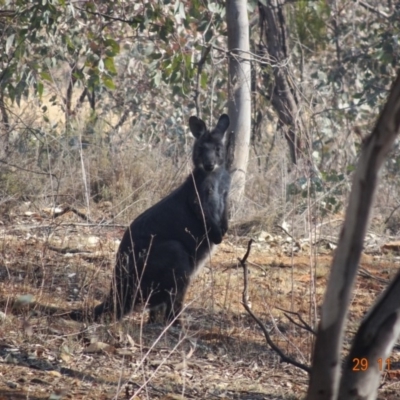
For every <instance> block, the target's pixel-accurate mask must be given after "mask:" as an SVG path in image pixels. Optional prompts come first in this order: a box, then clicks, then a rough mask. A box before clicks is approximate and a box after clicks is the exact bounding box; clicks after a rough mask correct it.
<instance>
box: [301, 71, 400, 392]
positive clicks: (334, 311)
mask: <svg viewBox="0 0 400 400" xmlns="http://www.w3.org/2000/svg"><path fill="white" fill-rule="evenodd" d="M399 132H400V73H399V74H398V77H397V79H396V81H395V83H394V84H393V87H392V90H391V92H390V95H389V97H388V100H387V102H386V105H385V107H384V109H383V111H382V112H381V114H380V116H379V119H378V121H377V123H376V125H375V128H374V130H373V131H372V133H371V135H370V136H369V137H367V138H366V139H365V140H364V142H363V146H362V151H361V156H360V159H359V162H358V165H357V169H356V171H355V173H354V178H353V185H352V189H351V194H350V198H349V205H348V207H347V211H346V219H345V222H344V225H343V227H342V231H341V234H340V238H339V243H338V247H337V249H336V252H335V256H334V259H333V263H332V268H331V274H330V277H329V281H328V286H327V289H326V293H325V298H324V302H323V304H322V308H321V321H320V323H319V327H318V333H317V340H316V343H315V348H314V354H313V363H312V369H311V377H310V385H309V388H308V394H307V398H306V399H307V400H339V399H340V400H356V399H357V400H372V399H376V396H377V391H378V387H379V382H380V374H381V373H382V370H383V369H384V366H385V364H387V360H388V357H389V355H390V353H391V351H392V348H393V346H394V344H395V342H396V340H397V338H398V336H399V332H400V296H399V290H400V275H398V276H397V277H396V278H395V279H394V280H393V281H392V283H391V285H390V286H389V287H388V289H387V290H386V291H385V293H384V294H383V296H381V297H380V299H379V300H378V301H377V303H376V304H375V306H374V307H373V308H372V310H371V311H370V312H369V313H368V314H367V316H366V317H365V319H364V321H363V323H362V324H361V326H360V329H359V330H358V332H357V334H356V336H355V339H354V344H353V346H352V349H351V351H350V354H349V357H348V359H347V362H346V364H345V365H344V368H343V373H342V378H340V375H341V368H342V365H341V351H342V346H343V334H344V330H345V321H346V317H347V312H348V308H349V305H350V300H351V296H352V289H353V286H354V281H355V278H356V275H357V269H358V265H359V261H360V256H361V251H362V248H363V242H364V238H365V233H366V230H367V225H368V220H369V215H370V210H371V206H372V201H373V197H374V194H375V190H376V186H377V181H378V173H379V170H380V168H381V167H382V164H383V162H384V161H385V158H386V156H387V153H388V152H389V150H390V149H391V147H392V144H393V142H394V140H395V138H396V136H397V135H398V134H399Z"/></svg>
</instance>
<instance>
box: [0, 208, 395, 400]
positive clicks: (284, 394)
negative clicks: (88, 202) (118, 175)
mask: <svg viewBox="0 0 400 400" xmlns="http://www.w3.org/2000/svg"><path fill="white" fill-rule="evenodd" d="M96 211H97V213H98V215H100V214H101V211H100V210H96ZM11 219H12V221H11V223H9V224H7V225H5V226H3V228H2V230H1V235H0V254H1V259H2V261H1V269H0V273H1V284H0V293H1V300H2V304H3V307H2V310H3V311H4V313H5V316H4V319H3V320H2V322H1V324H0V335H1V337H3V340H2V342H1V345H0V356H1V358H2V363H0V373H1V376H2V379H1V382H0V398H4V399H18V398H21V399H22V398H24V399H25V398H29V399H49V398H50V397H49V396H50V395H51V394H53V398H56V397H54V396H56V395H57V394H60V396H61V397H60V398H65V399H68V398H70V399H113V398H119V399H129V398H135V399H184V398H185V399H213V398H225V399H252V400H254V399H255V400H257V399H286V400H288V399H298V398H302V397H303V395H304V393H305V391H306V388H307V381H308V378H307V375H306V374H305V373H304V372H302V371H299V370H297V369H295V368H294V367H292V366H290V365H287V364H281V363H280V362H279V358H278V357H277V355H276V354H274V353H273V352H272V351H271V350H270V349H269V348H268V347H267V346H266V344H265V341H264V338H263V336H262V332H261V331H260V329H259V328H258V326H257V325H256V324H255V323H254V321H252V319H251V318H250V317H249V316H248V315H247V314H246V313H245V312H244V309H243V307H242V305H241V296H242V290H243V277H242V271H241V269H240V268H239V267H238V262H237V259H238V258H240V257H242V256H243V254H244V253H245V249H246V239H245V238H242V239H240V240H239V238H238V237H237V236H235V235H232V234H231V235H229V236H228V237H227V238H226V240H225V241H224V243H223V244H222V245H221V246H220V247H219V250H218V252H217V253H216V254H215V255H214V256H213V258H212V262H211V266H210V267H208V268H205V270H204V271H203V272H202V273H201V274H200V275H199V276H198V277H197V278H196V280H195V281H194V283H193V284H192V286H191V288H190V291H189V293H188V297H187V301H186V303H187V308H186V309H185V316H184V319H185V327H184V329H182V330H179V329H176V328H171V329H170V330H169V331H167V332H165V331H164V330H163V328H162V327H161V326H148V325H144V321H145V319H146V318H147V316H146V315H142V314H139V313H136V314H134V315H132V316H130V317H127V318H125V319H124V320H123V321H121V322H119V323H115V324H114V323H109V324H104V325H90V326H86V327H85V326H84V325H81V324H77V323H75V322H72V321H69V320H66V319H64V318H62V316H61V314H62V312H63V310H64V311H65V310H69V309H71V308H75V307H76V306H90V305H92V304H93V302H97V301H101V300H102V299H103V297H104V295H105V294H106V292H107V290H108V286H109V281H110V275H111V271H112V268H113V264H114V257H115V250H116V246H117V244H118V240H119V239H120V238H121V237H122V232H123V228H119V227H114V228H112V227H108V228H106V227H100V226H89V225H85V224H82V221H81V220H79V219H78V217H77V216H76V215H74V214H72V213H68V214H65V215H63V216H62V217H60V218H57V219H56V220H51V219H49V218H48V217H46V214H45V213H43V212H37V213H36V214H33V215H30V216H26V215H25V214H24V212H22V211H20V210H19V211H18V210H17V209H16V210H15V212H14V213H13V215H12V216H11ZM254 235H255V233H254V232H253V236H254ZM274 240H275V241H276V242H278V244H275V243H274ZM274 240H272V241H264V242H263V241H258V242H256V243H255V244H254V246H253V249H252V252H251V254H250V257H249V260H248V261H249V268H250V285H249V295H250V301H251V303H252V308H253V310H254V312H255V313H256V314H257V315H258V316H259V317H260V318H261V319H262V320H263V321H264V322H265V324H266V325H267V327H268V329H269V330H270V332H271V335H272V338H273V339H274V341H275V342H276V343H277V344H279V345H280V346H281V347H282V348H283V349H284V350H285V351H286V352H287V353H288V354H290V355H291V356H292V357H295V358H296V359H298V360H299V361H301V362H304V363H309V362H310V349H311V345H312V342H313V338H312V337H311V336H310V334H308V333H306V332H304V331H302V330H301V329H299V328H297V327H295V326H294V325H292V324H291V323H290V322H289V321H288V320H287V319H286V318H285V316H284V313H283V311H281V310H280V309H286V310H293V311H296V312H299V313H300V314H301V315H302V316H303V318H304V319H305V320H307V321H310V317H309V316H310V298H311V296H310V290H311V289H310V287H311V285H310V267H309V265H310V256H309V250H308V248H307V247H305V248H304V250H302V251H300V252H297V253H294V254H292V252H291V247H292V246H291V245H288V244H286V243H285V241H284V240H283V239H279V238H278V237H277V236H274ZM48 244H51V245H52V246H55V247H58V248H64V249H65V248H67V247H68V248H69V249H80V250H82V251H85V253H80V254H71V253H69V254H68V253H67V254H60V253H58V252H55V251H51V250H49V249H48V247H47V245H48ZM330 259H331V251H327V250H323V249H322V248H321V249H320V251H318V255H317V256H316V257H315V258H314V259H313V260H314V261H313V262H314V263H315V271H316V273H315V275H316V295H315V296H316V299H317V303H318V304H320V302H321V299H322V295H323V291H324V288H325V285H326V279H327V276H328V273H329V264H330ZM397 264H398V261H396V260H395V259H394V258H393V257H389V256H385V257H383V256H382V255H380V256H379V257H375V258H374V257H372V256H367V255H364V256H363V259H362V267H363V268H364V269H365V270H367V271H369V272H370V273H371V274H372V275H373V276H376V277H380V278H384V279H388V278H389V277H390V276H391V275H393V273H394V272H395V270H396V268H397V266H398V265H397ZM384 286H385V285H384V283H380V282H379V281H378V280H376V279H367V278H363V277H360V278H359V279H358V284H357V288H356V291H355V293H354V298H353V302H352V308H351V311H350V314H349V326H348V332H347V334H346V347H347V348H348V346H349V345H350V340H351V337H352V334H353V333H354V331H355V329H356V327H357V325H358V323H359V321H360V320H361V318H362V316H363V314H364V313H365V311H366V310H367V309H368V307H369V306H370V305H371V304H372V303H373V301H374V299H375V297H376V296H377V295H378V294H379V293H380V292H381V291H382V289H383V288H384ZM25 294H31V295H33V296H34V298H35V302H34V303H33V304H31V305H21V304H18V301H17V302H16V299H18V297H19V296H20V295H25ZM43 306H45V307H47V308H48V307H55V308H57V309H58V312H57V315H58V316H57V315H56V316H54V315H53V316H47V315H46V313H45V312H44V309H43ZM94 343H97V344H94ZM99 343H101V345H100V344H99ZM103 344H105V345H103ZM96 346H97V347H100V346H105V347H103V348H102V349H100V350H99V349H98V352H91V349H93V347H96ZM391 361H392V372H391V373H387V374H385V376H384V378H383V381H382V383H383V388H382V389H381V397H380V398H382V399H390V398H394V397H390V396H392V395H395V394H396V393H397V391H398V390H399V389H400V385H399V383H398V380H397V375H398V374H397V372H398V371H399V368H400V363H399V362H400V354H399V352H398V350H395V351H394V353H393V355H392V358H391ZM396 363H397V364H396ZM134 396H136V397H134Z"/></svg>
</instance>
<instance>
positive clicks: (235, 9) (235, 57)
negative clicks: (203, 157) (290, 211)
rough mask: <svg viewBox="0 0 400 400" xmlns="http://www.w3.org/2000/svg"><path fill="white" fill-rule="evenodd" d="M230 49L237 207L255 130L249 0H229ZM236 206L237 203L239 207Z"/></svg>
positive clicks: (232, 163) (244, 180)
mask: <svg viewBox="0 0 400 400" xmlns="http://www.w3.org/2000/svg"><path fill="white" fill-rule="evenodd" d="M226 20H227V25H228V50H229V88H228V91H229V101H228V112H229V118H230V120H231V124H230V126H229V130H230V131H233V135H232V136H233V142H234V145H233V151H232V153H233V160H231V162H230V164H231V165H228V167H230V171H231V173H232V191H231V196H230V197H231V199H232V201H233V206H234V208H236V207H237V206H238V205H239V204H240V201H241V198H242V196H243V192H244V187H245V183H246V171H247V163H248V158H249V146H250V133H251V65H250V54H249V51H250V44H249V20H248V16H247V0H227V2H226ZM235 206H236V207H235Z"/></svg>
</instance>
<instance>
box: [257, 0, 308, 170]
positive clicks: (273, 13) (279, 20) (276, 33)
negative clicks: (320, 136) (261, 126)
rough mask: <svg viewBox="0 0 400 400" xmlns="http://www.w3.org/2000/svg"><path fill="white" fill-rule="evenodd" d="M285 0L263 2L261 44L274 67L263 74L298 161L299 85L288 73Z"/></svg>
mask: <svg viewBox="0 0 400 400" xmlns="http://www.w3.org/2000/svg"><path fill="white" fill-rule="evenodd" d="M283 4H284V2H283V0H267V5H266V6H265V5H263V4H261V3H259V9H260V26H261V33H260V36H261V44H260V49H259V52H260V55H261V56H265V55H268V56H269V57H268V58H269V59H270V60H271V63H272V64H273V65H272V71H273V77H272V76H270V74H269V71H270V69H267V70H264V72H263V78H264V84H265V87H266V88H267V89H268V90H267V92H268V93H269V98H270V100H271V103H272V106H273V107H274V109H275V111H276V112H277V114H278V118H279V123H278V126H279V127H280V128H281V129H283V130H284V134H285V138H286V141H287V144H288V147H289V153H290V159H291V161H292V162H293V163H294V164H296V163H297V160H298V158H299V152H300V150H301V147H302V146H301V142H300V139H299V133H300V131H301V130H300V120H299V118H298V115H299V109H298V101H297V98H296V95H295V93H296V92H295V88H294V87H293V86H292V85H291V84H290V79H289V74H288V55H287V35H286V21H285V16H284V13H283Z"/></svg>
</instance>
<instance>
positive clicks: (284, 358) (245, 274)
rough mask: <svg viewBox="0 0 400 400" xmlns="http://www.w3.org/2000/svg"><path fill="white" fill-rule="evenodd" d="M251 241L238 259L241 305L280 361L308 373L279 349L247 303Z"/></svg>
mask: <svg viewBox="0 0 400 400" xmlns="http://www.w3.org/2000/svg"><path fill="white" fill-rule="evenodd" d="M252 243H253V240H252V239H251V240H249V243H248V245H247V252H246V254H245V255H244V257H243V258H242V259H241V260H239V262H240V265H241V266H242V267H243V278H244V287H243V295H242V304H243V307H244V308H245V310H246V311H247V312H248V313H249V314H250V316H251V317H252V318H253V319H254V321H255V322H256V323H257V324H258V326H259V327H260V328H261V330H262V331H263V333H264V336H265V340H266V341H267V343H268V345H269V346H270V347H271V349H272V350H273V351H275V353H277V354H278V355H279V356H280V358H281V362H286V363H288V364H292V365H294V366H295V367H297V368H300V369H302V370H303V371H306V372H308V373H310V371H311V368H310V367H308V366H307V365H305V364H302V363H300V362H298V361H296V360H294V359H292V358H290V357H288V356H287V355H286V354H285V353H284V352H283V351H282V350H281V349H280V347H278V346H277V345H276V344H275V343H274V342H273V341H272V339H271V337H270V335H269V333H268V331H267V329H266V328H265V326H264V324H263V323H262V322H261V321H260V319H259V318H258V317H256V315H255V314H254V313H253V311H252V310H251V308H250V306H249V303H248V269H247V264H246V261H247V258H248V256H249V255H250V250H251V245H252Z"/></svg>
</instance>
